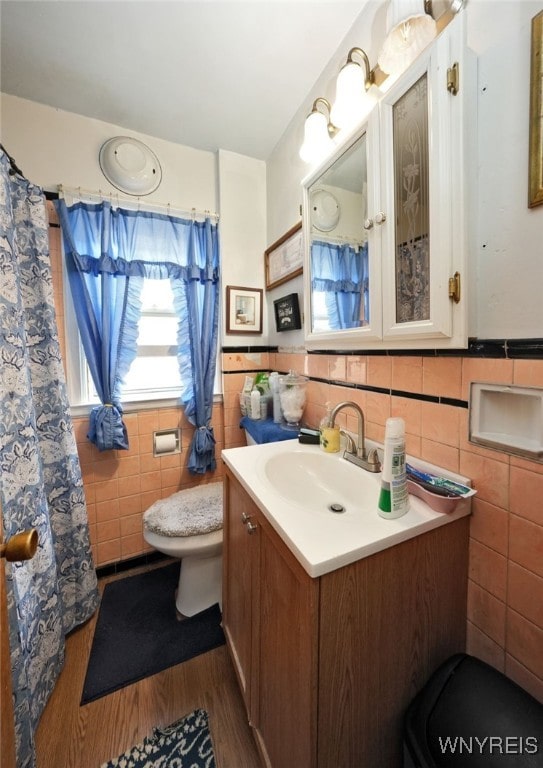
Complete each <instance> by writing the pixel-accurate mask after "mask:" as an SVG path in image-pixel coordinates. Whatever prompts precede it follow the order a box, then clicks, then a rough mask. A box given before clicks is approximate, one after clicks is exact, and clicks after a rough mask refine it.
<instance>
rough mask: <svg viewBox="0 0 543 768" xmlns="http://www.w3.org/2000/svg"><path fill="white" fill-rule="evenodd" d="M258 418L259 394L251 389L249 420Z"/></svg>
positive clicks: (256, 390)
mask: <svg viewBox="0 0 543 768" xmlns="http://www.w3.org/2000/svg"><path fill="white" fill-rule="evenodd" d="M259 418H260V392H259V391H258V389H253V391H252V392H251V419H259Z"/></svg>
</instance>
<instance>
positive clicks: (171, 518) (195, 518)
mask: <svg viewBox="0 0 543 768" xmlns="http://www.w3.org/2000/svg"><path fill="white" fill-rule="evenodd" d="M222 521H223V514H222V483H205V484H204V485H197V486H196V487H195V488H187V489H186V490H184V491H178V492H177V493H172V495H171V496H168V498H167V499H160V500H159V501H155V503H154V504H152V505H151V506H150V507H149V509H148V510H147V511H146V512H145V513H144V515H143V524H144V526H145V528H147V530H148V531H153V532H154V533H157V534H158V535H159V536H195V535H198V534H204V533H211V532H212V531H218V530H220V529H221V528H222Z"/></svg>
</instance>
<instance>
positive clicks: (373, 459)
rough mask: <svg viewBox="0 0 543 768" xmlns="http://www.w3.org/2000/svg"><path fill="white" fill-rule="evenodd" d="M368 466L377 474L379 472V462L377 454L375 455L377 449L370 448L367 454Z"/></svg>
mask: <svg viewBox="0 0 543 768" xmlns="http://www.w3.org/2000/svg"><path fill="white" fill-rule="evenodd" d="M368 464H371V465H372V466H374V467H376V469H375V470H374V471H376V472H379V471H380V470H381V462H380V461H379V454H378V453H377V448H372V449H371V450H370V451H369V452H368Z"/></svg>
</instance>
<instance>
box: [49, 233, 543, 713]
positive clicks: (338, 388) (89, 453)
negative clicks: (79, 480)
mask: <svg viewBox="0 0 543 768" xmlns="http://www.w3.org/2000/svg"><path fill="white" fill-rule="evenodd" d="M53 223H54V220H53ZM51 256H52V263H53V280H54V285H55V295H56V300H57V312H58V322H59V330H60V332H61V334H62V329H63V327H64V325H63V314H64V310H63V301H62V289H61V286H62V279H61V273H60V262H59V230H58V228H55V227H52V228H51ZM291 368H293V369H295V370H297V371H298V372H300V373H304V374H305V375H307V376H309V377H311V380H310V383H309V385H308V404H307V408H306V414H305V416H306V420H307V422H308V423H309V424H311V425H317V424H318V423H319V421H320V419H321V418H322V416H323V414H324V411H325V403H326V402H327V401H330V402H332V403H337V402H339V401H340V400H346V399H348V400H354V401H355V402H357V403H358V404H359V405H360V406H361V407H362V408H363V410H364V413H365V414H366V432H367V435H368V437H369V438H371V439H373V440H376V441H379V442H382V440H383V437H384V426H385V421H386V419H387V417H388V416H392V415H394V416H396V415H398V416H402V417H403V418H404V419H405V422H406V429H407V450H408V452H409V453H410V454H412V455H413V456H418V457H420V458H422V459H424V460H426V461H429V462H432V463H434V464H437V465H439V466H442V467H445V468H447V469H450V470H452V471H455V472H460V473H461V474H464V475H467V476H468V477H470V478H472V480H473V485H474V487H475V488H476V489H477V491H478V493H477V496H476V497H475V499H474V504H473V515H472V518H471V539H470V572H469V593H468V632H467V636H468V651H469V652H471V653H473V654H475V655H476V656H479V657H480V658H482V659H485V660H486V661H488V662H489V663H491V664H492V665H493V666H495V667H496V668H498V669H500V670H502V671H505V672H506V674H508V675H509V676H510V677H512V678H513V679H515V680H516V681H517V682H519V683H520V684H521V685H522V686H523V687H524V688H526V689H527V690H529V691H531V692H532V693H533V694H534V695H535V696H537V697H538V698H539V699H540V700H541V701H543V502H542V499H543V465H540V464H537V463H536V462H531V461H525V460H523V459H520V458H517V457H513V456H509V455H507V454H505V453H502V452H500V451H491V450H486V449H483V448H480V447H477V446H475V445H473V444H471V443H469V441H468V439H467V435H468V409H467V405H468V399H469V386H470V382H471V381H489V382H499V383H505V384H507V383H515V384H519V385H527V386H537V387H543V360H531V359H530V360H526V359H524V360H522V359H516V360H509V359H491V358H488V359H487V358H478V357H470V358H467V357H425V356H418V355H405V356H403V355H341V354H338V355H318V354H305V353H280V352H269V351H266V350H264V351H261V350H259V349H258V348H257V347H255V348H254V349H251V348H249V350H248V351H239V352H238V351H236V350H235V348H232V350H228V349H225V351H224V352H223V355H222V370H223V393H224V394H223V397H224V402H223V404H217V405H216V407H215V409H214V414H213V426H214V432H215V437H216V440H217V457H220V452H221V450H222V448H223V447H233V446H237V445H244V443H245V439H244V433H243V431H242V430H241V429H240V428H239V417H240V411H239V401H238V393H239V392H240V391H241V388H242V386H243V381H244V379H245V376H246V375H247V373H253V374H254V372H256V371H259V370H278V371H280V372H287V371H288V370H289V369H291ZM341 416H342V418H343V419H346V422H345V424H346V426H347V428H348V429H349V430H351V431H353V432H356V423H355V421H354V417H353V416H351V415H349V414H345V413H344V414H342V415H341ZM126 423H127V427H128V432H129V437H130V450H129V451H115V452H113V455H112V454H111V453H109V452H108V453H106V454H100V453H99V452H98V451H97V450H96V448H95V447H94V446H92V445H91V444H90V443H89V442H88V441H87V440H86V437H85V434H86V429H87V419H86V418H77V419H75V430H76V436H77V444H78V449H79V454H80V459H81V466H82V470H83V476H84V484H85V493H86V497H87V503H88V512H89V522H90V530H91V541H92V546H93V551H94V555H95V562H96V564H97V566H103V565H105V564H108V563H117V562H119V561H122V560H127V559H130V558H133V557H136V556H138V555H141V554H144V553H145V552H148V551H149V548H148V547H146V545H145V542H144V541H143V537H142V523H141V516H142V512H143V511H144V510H145V509H146V508H147V507H148V506H149V505H150V504H151V503H152V502H153V501H155V500H156V499H158V498H161V497H164V496H167V495H169V494H170V493H172V492H173V491H175V490H178V489H180V488H183V487H187V486H189V485H194V484H195V480H194V478H193V477H192V476H190V475H189V473H188V472H187V469H186V457H187V453H186V449H187V446H188V444H189V441H190V434H191V430H192V427H191V426H190V425H188V424H187V423H186V422H185V421H184V417H183V413H182V410H181V409H152V410H142V411H140V412H138V413H128V414H127V415H126ZM174 426H181V428H182V430H183V432H182V435H183V438H182V440H183V452H182V453H181V454H180V455H174V456H170V457H161V458H154V457H153V454H152V432H153V431H154V430H156V429H164V428H169V427H174ZM221 473H222V467H221V463H220V460H219V461H218V468H217V472H216V473H215V474H216V477H220V476H221ZM213 479H216V478H212V477H206V481H209V480H213Z"/></svg>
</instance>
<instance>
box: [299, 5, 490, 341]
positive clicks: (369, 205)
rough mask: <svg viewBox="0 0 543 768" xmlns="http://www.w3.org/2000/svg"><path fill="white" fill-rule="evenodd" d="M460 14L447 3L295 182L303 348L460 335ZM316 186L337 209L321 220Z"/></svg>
mask: <svg viewBox="0 0 543 768" xmlns="http://www.w3.org/2000/svg"><path fill="white" fill-rule="evenodd" d="M464 23H465V22H464V14H458V16H457V17H456V18H455V19H454V20H453V21H452V22H451V23H450V24H449V25H448V26H447V27H446V28H445V30H444V31H443V32H442V33H441V35H440V36H439V37H438V38H437V39H436V41H435V42H434V43H433V44H432V45H431V46H430V47H429V48H428V49H427V50H426V51H424V52H423V53H422V54H421V55H420V56H419V57H418V58H417V59H416V61H415V62H414V63H413V64H412V65H411V66H410V67H409V69H408V70H407V71H406V72H405V73H404V74H403V75H402V76H401V77H400V78H399V79H398V80H397V81H396V82H395V83H394V84H393V85H391V87H390V88H389V89H388V90H386V91H385V92H384V93H383V94H382V96H381V97H380V99H379V102H378V104H377V106H376V107H374V109H373V111H372V112H371V114H370V115H369V117H368V119H367V120H366V121H365V123H364V124H363V125H361V126H360V127H359V128H358V129H357V130H356V131H355V132H353V133H352V134H351V136H349V137H348V138H346V139H345V140H344V142H343V143H342V145H340V147H339V148H338V149H337V150H336V153H335V154H334V155H333V156H332V157H331V158H329V159H328V160H326V161H325V162H324V163H323V164H322V165H321V166H320V168H318V169H316V170H315V171H314V172H313V173H312V174H310V176H309V177H308V178H307V179H306V180H304V182H303V188H304V229H305V231H306V232H307V233H308V237H306V263H305V268H304V276H305V286H304V293H305V300H306V305H305V316H306V318H308V325H307V327H306V346H307V347H308V348H309V349H363V348H366V347H367V348H372V347H373V348H386V349H396V348H401V347H405V346H409V347H410V348H420V349H423V348H433V347H465V346H467V334H468V328H467V322H468V316H467V286H468V284H469V279H468V257H467V255H468V230H467V220H468V213H469V206H470V199H469V197H468V196H469V195H470V194H472V195H473V187H474V183H475V182H476V179H475V177H474V175H473V167H474V163H473V158H472V157H470V151H472V148H473V142H472V141H471V142H470V141H468V138H469V136H470V134H471V135H472V136H473V133H474V122H475V120H476V108H475V104H474V99H473V95H474V84H475V74H474V67H473V61H472V59H471V57H470V55H469V51H468V50H467V47H466V43H465V29H464ZM385 86H386V81H385ZM468 119H469V125H468ZM468 131H469V133H468ZM325 195H328V196H329V198H330V200H332V199H335V200H336V201H337V211H336V216H335V218H334V220H333V221H332V220H331V219H330V220H327V221H324V228H323V224H322V223H321V221H320V219H319V214H320V213H321V211H320V207H322V204H321V201H322V199H323V197H324V196H325ZM472 199H473V200H474V199H475V197H474V196H473V197H472ZM328 205H329V206H330V202H328ZM319 206H320V207H319ZM353 211H357V214H355V215H353ZM356 223H357V226H356ZM348 249H349V250H348ZM347 254H348V256H347ZM347 259H348V261H349V264H353V265H354V268H353V269H352V270H351V272H350V274H345V273H344V271H343V265H344V264H345V262H346V260H347ZM338 264H339V265H340V266H339V268H337V267H334V266H333V265H338ZM323 265H324V266H323ZM320 273H322V274H320ZM357 293H358V294H359V295H358V302H356V301H355V297H357Z"/></svg>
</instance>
